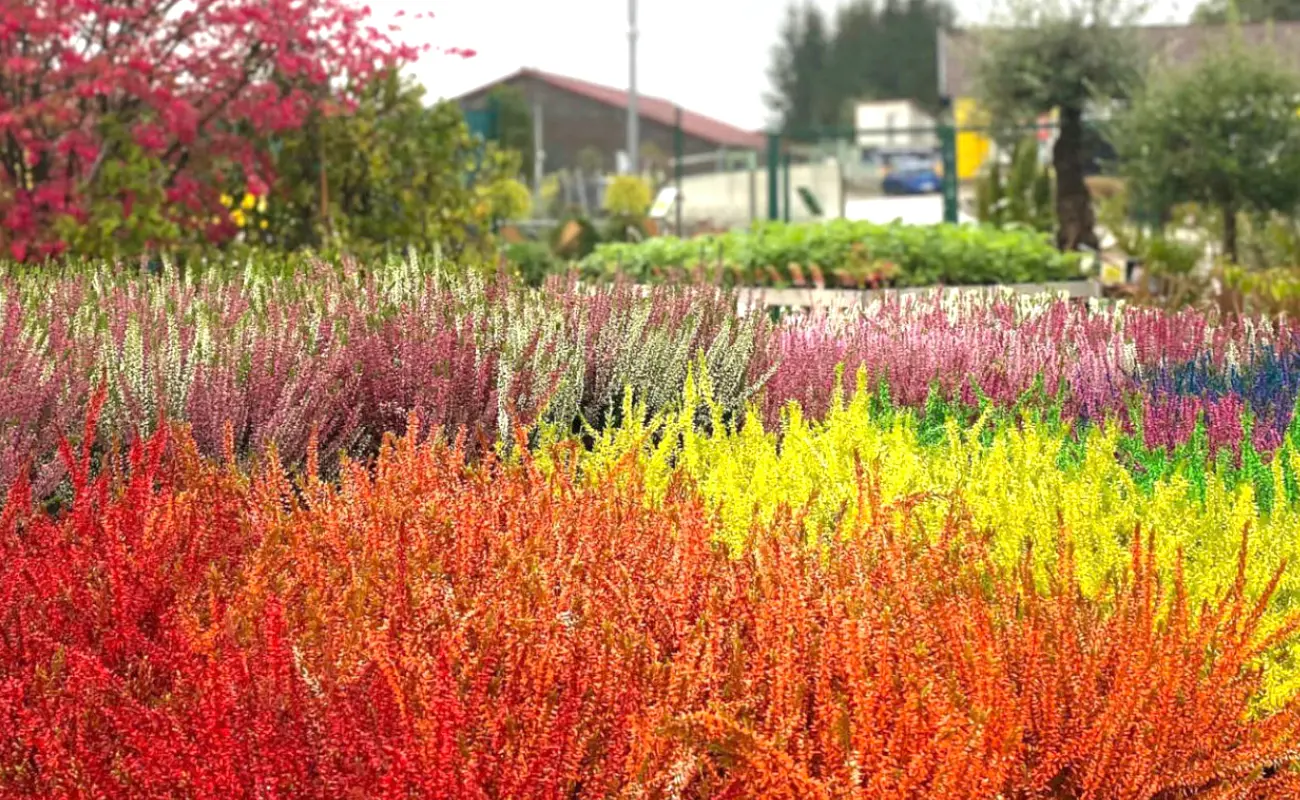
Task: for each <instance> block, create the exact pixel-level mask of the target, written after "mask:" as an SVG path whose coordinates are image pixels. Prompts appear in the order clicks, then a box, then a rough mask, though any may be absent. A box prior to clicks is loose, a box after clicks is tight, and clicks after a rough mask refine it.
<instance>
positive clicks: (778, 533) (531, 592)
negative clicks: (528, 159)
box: [0, 424, 1300, 800]
mask: <svg viewBox="0 0 1300 800" xmlns="http://www.w3.org/2000/svg"><path fill="white" fill-rule="evenodd" d="M409 427H410V430H411V431H412V432H411V433H408V434H407V435H406V436H405V437H403V438H400V439H395V438H391V437H390V438H389V439H388V440H387V442H386V443H385V445H384V447H383V448H382V450H381V452H380V454H379V456H378V458H377V459H376V461H375V462H374V463H373V464H371V465H361V464H356V463H354V464H347V465H345V466H344V468H343V469H342V470H341V475H340V477H339V480H338V481H337V482H325V481H323V480H321V479H319V478H318V477H316V469H315V465H314V464H309V465H308V472H307V477H304V478H302V479H301V480H299V481H296V482H295V481H291V480H290V479H289V478H288V477H286V473H285V471H284V470H283V469H282V468H281V466H280V465H279V464H277V459H276V457H275V453H274V451H271V452H268V453H267V454H266V458H264V459H263V460H262V463H261V464H260V466H258V467H257V468H256V470H255V471H254V472H253V473H252V474H250V475H243V474H240V473H239V472H238V471H237V470H236V468H235V467H234V466H232V465H231V464H232V463H233V462H231V463H228V464H226V465H221V464H216V463H213V462H211V461H208V460H205V459H203V458H200V457H199V456H197V455H196V448H195V447H194V445H193V443H192V442H189V441H188V440H187V439H186V438H185V437H184V436H183V435H182V436H180V437H178V438H176V439H175V440H172V441H170V442H169V441H168V438H167V436H166V435H165V434H163V433H160V434H158V435H156V436H155V437H154V438H153V439H151V440H149V441H148V442H142V443H140V444H138V445H136V446H135V448H134V449H133V450H132V451H131V454H130V459H129V462H130V466H129V468H126V469H119V468H110V470H108V471H106V472H105V473H104V474H103V475H101V476H100V477H99V478H97V479H95V480H94V481H93V482H92V481H91V480H90V478H89V476H88V470H87V467H88V459H89V453H88V452H86V451H83V452H82V453H81V454H80V455H78V456H74V455H73V454H72V453H71V452H70V451H67V449H66V448H65V459H66V460H67V461H68V462H69V468H70V472H71V473H72V475H73V482H74V484H75V488H76V496H75V499H74V501H73V504H72V506H71V508H70V510H69V511H68V513H67V514H66V515H65V516H62V517H51V516H48V515H46V514H42V513H40V512H39V511H37V510H35V509H34V508H33V505H32V499H31V496H30V494H31V493H30V490H29V489H28V488H27V487H26V486H25V485H23V484H19V485H18V486H16V487H15V488H14V490H13V491H12V492H11V494H10V497H9V501H8V502H7V503H6V504H5V506H4V508H3V511H2V512H0V796H4V797H83V796H97V797H193V798H200V797H202V798H206V797H212V798H216V797H222V798H226V797H252V796H257V797H284V798H289V797H313V798H315V797H319V798H339V797H345V798H353V797H384V798H389V797H391V798H398V797H401V798H410V797H421V798H423V797H428V798H548V799H549V798H612V797H629V798H630V797H644V798H654V799H656V800H658V799H660V798H662V799H663V800H667V799H668V798H683V799H684V800H688V799H693V798H715V797H722V798H737V797H790V798H794V797H800V798H803V797H810V798H816V797H824V798H841V797H842V798H855V797H862V798H994V797H1002V798H1006V799H1007V800H1013V799H1014V800H1022V799H1023V800H1030V798H1117V799H1118V798H1152V799H1153V800H1168V799H1169V798H1174V797H1284V796H1289V795H1290V794H1292V793H1294V792H1296V791H1297V788H1298V786H1297V778H1296V774H1295V773H1294V772H1293V771H1292V769H1293V767H1292V763H1291V762H1292V760H1293V759H1294V758H1295V749H1296V748H1295V745H1294V744H1293V743H1294V742H1296V741H1297V733H1300V704H1292V705H1290V706H1287V707H1286V708H1284V709H1283V710H1282V711H1280V712H1279V713H1276V714H1274V715H1272V716H1269V717H1267V718H1255V717H1252V716H1251V714H1250V713H1249V709H1250V703H1251V700H1252V698H1253V697H1254V695H1255V694H1256V691H1257V688H1258V685H1259V682H1258V674H1257V672H1256V671H1255V670H1254V669H1253V668H1252V666H1251V665H1252V664H1253V663H1255V662H1256V660H1257V659H1258V657H1259V656H1260V655H1261V654H1262V653H1263V652H1265V651H1266V650H1267V649H1268V648H1269V647H1270V646H1271V644H1272V643H1273V642H1274V641H1275V640H1277V639H1280V638H1284V637H1286V636H1288V635H1289V630H1290V628H1287V629H1285V630H1282V631H1279V632H1278V633H1276V634H1273V635H1272V636H1270V637H1262V636H1261V632H1260V630H1259V618H1260V612H1261V609H1262V608H1263V604H1264V603H1266V602H1267V600H1268V597H1267V595H1266V596H1265V597H1264V598H1261V599H1258V600H1256V601H1255V602H1253V603H1250V602H1247V600H1246V598H1245V597H1244V596H1243V591H1244V590H1243V585H1244V584H1243V582H1241V581H1239V582H1238V584H1237V586H1236V588H1235V589H1234V590H1233V592H1232V593H1230V594H1229V595H1228V596H1227V597H1226V598H1224V600H1223V601H1222V602H1221V603H1220V604H1218V605H1216V606H1215V607H1213V608H1209V609H1205V610H1203V611H1199V612H1198V613H1195V614H1194V613H1192V610H1191V609H1189V608H1188V607H1187V601H1186V599H1185V597H1184V595H1183V593H1182V592H1181V589H1180V586H1181V583H1180V580H1179V578H1178V576H1175V580H1174V581H1173V589H1172V592H1171V593H1169V594H1168V596H1165V595H1164V594H1162V592H1161V590H1160V581H1159V580H1158V579H1157V576H1156V574H1155V568H1154V564H1153V562H1152V559H1151V557H1150V553H1151V549H1150V547H1149V545H1147V544H1146V543H1145V542H1144V541H1143V540H1142V539H1140V538H1138V539H1135V542H1134V545H1133V565H1132V569H1131V570H1130V574H1128V575H1127V576H1122V577H1117V578H1116V580H1115V583H1114V585H1113V586H1112V588H1111V590H1110V591H1109V592H1108V593H1105V594H1104V596H1103V597H1102V598H1101V600H1098V601H1092V600H1088V599H1085V598H1084V597H1082V596H1081V595H1080V594H1079V592H1078V591H1077V589H1076V588H1075V586H1076V580H1075V578H1074V576H1073V575H1072V573H1071V567H1070V559H1069V557H1068V555H1069V549H1068V536H1065V535H1063V537H1062V558H1061V563H1062V568H1061V569H1062V571H1061V574H1060V575H1059V576H1058V580H1057V581H1056V582H1055V583H1054V584H1053V585H1052V586H1051V587H1050V588H1049V590H1048V591H1047V592H1046V593H1037V592H1036V590H1035V589H1034V587H1033V582H1032V581H1030V580H1029V579H1028V575H1027V574H1026V575H1016V574H1010V575H1007V574H1001V573H999V572H998V571H997V570H996V569H995V568H994V567H993V566H992V564H991V560H990V559H989V558H988V557H987V545H986V543H985V541H984V540H983V539H982V538H981V537H980V536H979V535H977V534H976V533H975V531H974V530H973V528H972V526H971V524H970V522H969V521H968V520H966V519H964V518H962V517H960V516H956V515H954V516H952V517H951V518H950V519H949V520H948V521H947V524H946V525H945V527H944V528H943V530H941V531H924V530H922V529H921V525H920V523H918V522H917V521H916V520H915V518H914V517H913V516H912V515H911V514H910V512H909V507H908V504H902V505H900V506H896V507H895V508H893V509H891V510H892V511H893V512H895V513H873V514H871V515H870V518H871V519H872V520H875V522H873V523H871V525H872V527H869V528H868V529H866V530H864V531H862V532H861V535H858V536H854V537H847V538H845V540H843V541H841V542H838V543H836V544H834V545H830V546H828V547H827V548H826V549H825V550H822V551H813V550H810V549H809V548H808V547H806V546H805V545H804V544H803V537H802V535H801V534H800V530H801V527H800V520H799V519H798V514H797V513H791V514H787V515H786V517H785V518H783V519H782V520H781V521H779V522H778V523H777V524H776V525H775V526H774V527H773V528H772V529H769V530H765V531H761V532H757V533H756V535H755V536H754V545H753V547H752V548H751V549H749V550H748V551H747V552H746V553H744V554H743V555H742V556H740V557H735V558H733V557H732V556H731V555H730V554H729V553H728V552H727V551H726V550H725V549H724V548H721V547H719V546H717V545H716V544H715V543H714V537H715V534H716V524H715V521H714V519H713V517H712V516H711V515H710V513H708V512H707V511H706V510H705V509H704V507H703V505H702V504H701V502H700V501H699V500H698V499H697V498H695V497H693V496H692V495H691V494H690V492H689V490H688V489H686V488H685V487H682V486H675V487H671V488H670V490H669V492H668V497H667V500H666V501H665V502H664V503H662V504H656V505H654V506H653V507H651V504H648V503H646V502H645V498H644V496H643V494H642V490H641V488H640V484H639V480H638V475H637V473H636V471H635V469H636V468H635V466H634V465H632V463H631V462H630V461H629V462H628V463H627V464H626V465H624V466H623V467H622V468H620V469H616V470H611V472H610V475H609V476H608V477H607V478H605V479H604V480H603V481H601V482H599V483H597V484H595V485H592V484H591V483H590V482H589V481H585V480H584V481H578V480H575V479H573V477H572V476H573V474H574V472H573V470H572V469H566V468H561V469H558V470H555V471H554V472H553V473H551V474H550V475H549V477H548V476H544V475H543V474H542V473H541V472H540V471H539V470H538V469H536V468H535V467H534V466H533V465H532V464H531V463H529V462H528V460H527V457H526V455H525V457H524V460H523V462H522V463H519V464H502V463H499V462H496V461H493V460H492V459H490V458H489V459H488V460H486V461H485V462H482V463H478V464H470V463H469V462H467V460H466V458H465V457H464V455H463V452H462V449H461V448H460V447H458V446H456V445H451V444H447V443H445V442H440V441H438V440H433V441H421V439H420V438H419V435H418V434H417V433H415V432H414V431H416V430H417V429H418V427H419V426H418V425H414V424H412V425H411V426H409ZM561 455H563V454H562V453H561ZM560 461H561V462H562V463H564V459H563V458H561V459H560ZM863 485H864V489H863V492H864V502H865V503H873V504H875V505H876V506H877V507H879V502H878V501H877V500H876V499H875V493H874V489H873V487H872V485H871V483H870V482H869V481H864V482H863ZM1243 552H1244V550H1243ZM1269 594H1271V590H1270V592H1269Z"/></svg>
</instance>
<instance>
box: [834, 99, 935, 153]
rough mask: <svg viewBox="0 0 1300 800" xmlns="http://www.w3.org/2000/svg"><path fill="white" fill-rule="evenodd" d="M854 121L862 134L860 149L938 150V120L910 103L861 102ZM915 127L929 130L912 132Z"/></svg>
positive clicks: (859, 134) (892, 101) (895, 101)
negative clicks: (923, 148) (928, 148)
mask: <svg viewBox="0 0 1300 800" xmlns="http://www.w3.org/2000/svg"><path fill="white" fill-rule="evenodd" d="M854 121H855V123H856V127H857V130H858V131H859V133H858V146H859V147H937V146H938V144H939V140H938V137H937V136H936V135H935V133H934V127H935V124H936V123H935V119H934V117H932V116H930V115H929V114H927V113H925V112H924V111H922V110H921V109H920V108H918V107H917V105H916V104H915V103H913V102H912V101H910V100H882V101H877V102H870V103H858V105H857V108H856V109H855V112H854ZM914 128H926V129H928V130H926V131H925V132H915V131H912V130H910V129H914ZM889 131H899V132H898V133H891V132H889Z"/></svg>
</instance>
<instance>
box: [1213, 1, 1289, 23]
mask: <svg viewBox="0 0 1300 800" xmlns="http://www.w3.org/2000/svg"><path fill="white" fill-rule="evenodd" d="M1233 6H1235V7H1236V9H1235V10H1236V18H1237V19H1238V20H1240V21H1241V22H1295V21H1300V0H1236V2H1234V1H1233V0H1204V2H1202V3H1201V4H1200V5H1199V6H1197V7H1196V12H1195V13H1194V14H1193V15H1192V20H1193V21H1194V22H1198V23H1201V24H1219V23H1223V22H1227V21H1228V20H1229V19H1230V18H1232V17H1233V13H1232V11H1233Z"/></svg>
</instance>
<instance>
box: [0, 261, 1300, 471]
mask: <svg viewBox="0 0 1300 800" xmlns="http://www.w3.org/2000/svg"><path fill="white" fill-rule="evenodd" d="M0 313H2V314H3V328H2V329H0V344H3V347H0V378H3V380H0V485H3V484H7V483H8V482H9V481H11V480H12V479H13V477H14V476H15V475H17V474H18V473H19V472H21V471H24V470H26V469H29V468H30V469H33V470H34V471H35V483H34V486H35V490H36V492H37V494H38V495H39V496H45V495H48V494H49V493H50V492H51V491H53V490H54V489H55V487H56V486H58V485H59V483H60V481H61V480H62V479H63V477H64V472H63V469H62V467H61V466H60V465H59V462H58V460H57V458H55V450H56V444H57V441H58V437H59V436H60V435H69V436H73V437H74V438H75V435H76V433H77V432H78V431H79V429H80V421H81V419H82V418H83V417H84V415H85V411H86V408H87V404H88V402H89V399H90V397H91V395H92V392H93V389H94V387H95V386H98V385H100V384H101V383H103V384H104V385H105V386H106V388H107V391H108V398H107V400H106V406H105V409H104V414H103V417H102V420H101V425H100V426H99V428H98V430H97V431H96V438H97V441H98V446H99V448H100V449H104V448H108V447H111V446H112V444H113V443H114V442H120V443H123V444H125V443H127V442H129V441H130V440H131V438H132V437H133V436H134V435H136V434H137V433H138V432H146V433H147V432H148V431H149V430H152V429H153V427H154V426H155V425H156V424H157V421H158V419H159V418H160V415H166V416H167V417H168V418H170V419H173V420H179V421H185V422H188V423H189V424H190V425H191V426H192V427H193V432H194V437H195V439H196V441H197V442H198V443H199V446H200V449H201V451H202V452H204V453H206V454H209V455H212V454H216V453H219V452H221V446H222V442H223V441H224V437H225V435H226V427H227V426H229V427H230V428H231V431H230V438H231V441H232V444H233V446H234V448H235V450H236V452H237V453H239V454H246V453H250V452H256V451H258V450H259V449H261V448H264V447H265V446H267V445H268V444H269V443H270V442H272V441H274V442H276V444H277V445H278V447H279V450H280V453H281V457H282V458H283V459H284V460H285V462H286V463H288V464H291V465H293V464H298V463H300V462H301V461H302V458H303V455H304V453H305V446H306V441H307V439H308V437H309V435H310V434H311V433H312V431H315V432H316V435H317V438H318V440H319V442H320V446H321V454H322V455H321V457H322V460H323V461H324V463H326V465H327V466H329V465H333V464H334V463H335V462H336V461H337V457H338V455H339V454H342V453H352V454H354V455H362V454H367V453H372V452H373V451H374V449H375V447H376V446H377V443H378V441H379V439H380V438H381V437H382V435H383V433H384V432H386V431H390V430H391V431H398V432H400V431H401V430H402V429H403V426H404V424H405V419H406V415H407V414H408V413H410V412H412V411H417V412H419V413H421V414H422V416H423V418H425V419H426V420H428V421H429V422H430V423H431V424H437V425H439V426H441V427H442V429H443V430H444V431H445V432H446V433H448V434H449V435H454V433H455V432H456V431H457V430H460V429H462V428H463V429H465V431H466V432H467V434H468V436H469V442H470V443H471V444H472V445H474V446H476V447H477V446H479V445H480V443H491V442H493V441H495V440H497V439H498V438H500V437H499V433H500V432H501V431H506V430H510V429H512V427H513V426H515V425H524V426H525V427H528V426H532V425H533V424H534V423H537V422H541V421H546V422H550V423H554V424H556V425H558V426H559V427H560V428H562V429H564V430H565V431H567V432H579V433H585V434H589V433H590V431H591V430H595V431H599V430H601V429H603V428H604V427H606V426H607V425H609V424H617V423H619V422H620V419H619V414H620V412H621V409H622V403H621V402H620V398H621V397H622V396H623V394H624V392H627V391H629V390H630V391H631V392H632V393H633V394H634V395H635V396H636V397H638V398H640V399H641V400H643V401H644V403H645V410H646V412H647V413H656V412H658V411H660V410H664V409H668V408H671V407H676V406H678V405H679V400H680V397H681V392H682V387H683V386H684V385H685V378H686V373H687V370H688V368H689V367H690V366H691V365H694V364H700V365H703V366H705V367H706V368H707V369H708V372H709V374H710V376H711V380H712V383H713V389H714V397H715V399H716V400H717V401H718V402H720V403H722V405H723V407H724V415H723V416H724V419H725V420H732V419H736V418H738V417H739V416H741V415H742V413H743V411H744V409H745V408H746V407H747V406H746V404H747V403H750V402H753V403H755V404H756V405H755V407H756V408H757V409H758V411H759V412H760V413H761V415H762V417H763V419H764V420H765V422H766V424H768V425H769V426H775V425H777V424H778V423H779V420H780V415H781V413H782V409H783V408H784V407H785V406H786V405H787V404H788V403H789V402H790V401H797V402H798V403H799V404H800V406H801V407H802V409H803V413H804V415H805V416H807V417H808V418H811V419H818V418H821V417H822V416H823V415H825V414H826V413H827V410H828V409H829V407H830V403H831V397H832V393H833V387H834V381H835V374H836V369H837V368H843V369H845V370H847V374H849V375H853V374H855V373H856V372H857V371H859V370H861V371H863V372H864V373H865V376H866V380H867V383H868V385H869V386H870V388H871V390H872V391H874V392H877V393H880V394H881V395H882V396H884V395H887V396H888V397H889V399H890V401H891V403H893V404H895V405H898V406H908V407H913V408H917V409H921V408H923V407H924V406H925V405H926V404H927V403H929V402H931V401H932V400H934V399H935V398H938V399H939V400H942V401H943V402H945V403H948V404H950V405H960V406H962V407H965V408H966V409H968V414H967V419H966V420H965V422H970V421H972V420H973V419H974V418H975V417H976V416H978V411H979V408H980V406H981V405H982V404H992V405H994V406H997V407H1000V408H1017V407H1047V408H1053V409H1058V410H1059V412H1060V414H1061V417H1062V419H1063V420H1065V421H1066V422H1067V423H1068V424H1069V425H1071V426H1078V425H1083V424H1091V423H1093V422H1097V421H1100V420H1104V419H1106V418H1109V417H1113V418H1116V419H1118V420H1120V421H1121V422H1122V423H1123V424H1124V425H1126V426H1127V428H1126V429H1127V430H1131V431H1136V430H1139V429H1140V430H1141V431H1142V434H1143V437H1144V438H1143V440H1144V445H1145V446H1146V447H1148V448H1158V447H1160V446H1164V447H1166V448H1175V447H1178V446H1182V445H1185V444H1187V443H1188V442H1190V441H1192V437H1193V433H1194V431H1195V429H1196V420H1197V419H1198V418H1200V419H1203V420H1205V424H1206V426H1207V430H1208V436H1209V439H1210V441H1211V444H1212V446H1211V450H1215V451H1217V450H1219V449H1221V445H1222V446H1227V447H1231V448H1234V449H1238V450H1239V449H1240V444H1241V442H1242V437H1243V435H1244V433H1243V432H1244V430H1245V427H1243V420H1249V422H1250V424H1249V429H1250V436H1251V440H1252V446H1253V447H1254V449H1255V450H1256V451H1258V452H1259V453H1260V454H1262V455H1263V456H1264V457H1267V455H1268V454H1270V453H1272V452H1273V451H1274V450H1276V449H1277V448H1278V446H1279V445H1280V444H1281V442H1282V439H1283V438H1284V437H1285V435H1286V431H1287V430H1288V427H1289V425H1290V423H1291V419H1292V411H1293V409H1294V405H1295V399H1296V395H1297V388H1298V387H1300V369H1298V368H1297V367H1298V366H1300V348H1297V347H1296V338H1295V333H1294V330H1293V329H1292V327H1291V326H1290V325H1289V324H1282V323H1271V322H1267V321H1261V320H1245V321H1233V322H1225V323H1218V322H1216V321H1214V320H1212V319H1209V318H1207V317H1205V316H1203V315H1198V314H1192V313H1190V312H1187V313H1182V314H1177V315H1171V314H1163V313H1159V312H1152V311H1147V310H1141V309H1134V308H1124V307H1118V308H1105V309H1101V308H1088V307H1086V306H1072V305H1070V304H1068V303H1065V302H1062V301H1057V300H1042V299H1037V300H1025V299H1010V298H987V297H986V298H983V299H962V300H939V299H937V298H936V299H927V298H922V299H912V300H904V301H890V302H885V303H878V304H876V305H873V306H871V307H869V308H866V309H864V310H862V311H861V312H858V313H855V314H851V315H846V316H841V317H837V318H831V319H822V318H804V319H799V320H793V321H787V322H783V323H781V324H779V325H775V326H773V325H771V324H768V323H766V322H765V321H764V320H763V319H761V318H758V317H756V316H754V315H745V316H742V315H737V314H736V312H735V311H734V310H733V309H732V307H731V305H730V302H729V300H728V299H727V298H726V297H725V296H724V295H723V294H722V293H720V292H719V291H718V290H716V289H712V288H692V289H669V288H663V287H660V288H655V289H651V290H644V291H643V290H641V289H638V288H636V287H630V286H622V285H619V286H607V287H602V288H590V287H583V286H579V285H577V284H554V283H553V284H551V285H550V286H548V287H547V288H545V289H543V290H541V291H536V292H534V291H530V290H526V289H524V288H522V287H517V286H514V285H512V284H511V283H510V282H509V281H508V280H505V279H496V278H493V279H484V278H480V277H477V276H475V275H472V274H462V273H458V272H454V271H450V270H448V268H447V267H446V265H445V264H443V263H442V262H440V261H439V260H438V259H436V258H425V259H416V258H412V259H408V260H390V261H389V262H386V263H385V262H378V263H373V264H357V263H353V262H345V263H340V264H332V263H324V262H320V261H312V262H307V264H306V266H299V267H298V268H296V269H295V268H292V265H279V264H270V263H260V262H259V263H250V264H249V265H248V267H247V269H245V270H243V271H242V272H235V273H230V272H223V271H221V270H219V269H217V268H212V269H206V270H204V269H195V268H191V269H190V270H188V271H187V272H185V273H183V274H181V273H175V272H173V271H171V270H170V269H167V270H164V272H163V273H162V274H161V275H148V276H139V275H132V274H130V273H129V272H124V271H122V270H120V269H110V268H107V267H97V266H90V267H84V268H73V269H69V270H67V271H65V272H62V273H58V274H54V275H51V274H50V273H49V272H48V271H23V270H21V269H19V268H12V267H11V268H9V270H8V271H7V272H6V273H5V274H4V275H3V276H0ZM331 468H332V467H331Z"/></svg>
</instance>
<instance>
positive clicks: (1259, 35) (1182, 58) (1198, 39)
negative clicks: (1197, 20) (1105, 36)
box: [939, 22, 1300, 97]
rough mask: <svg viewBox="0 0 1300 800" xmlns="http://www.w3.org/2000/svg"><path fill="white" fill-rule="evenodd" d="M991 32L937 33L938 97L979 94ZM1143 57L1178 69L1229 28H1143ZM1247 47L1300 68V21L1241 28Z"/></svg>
mask: <svg viewBox="0 0 1300 800" xmlns="http://www.w3.org/2000/svg"><path fill="white" fill-rule="evenodd" d="M987 32H988V30H987V29H985V30H980V29H973V30H962V31H948V32H943V33H940V35H939V93H940V94H943V95H947V96H948V97H973V96H975V94H976V92H977V91H978V86H977V83H978V72H979V61H980V57H981V55H982V52H981V50H982V48H981V44H982V39H983V36H984V35H985V34H986V33H987ZM1135 32H1136V35H1137V44H1138V47H1139V48H1141V50H1142V51H1143V54H1144V56H1143V57H1144V58H1146V59H1148V60H1150V61H1152V62H1155V63H1159V64H1164V65H1167V66H1175V65H1182V64H1190V63H1192V62H1195V61H1196V60H1198V59H1199V58H1201V57H1202V56H1203V55H1205V54H1206V53H1207V52H1209V51H1211V50H1213V49H1215V48H1216V47H1220V46H1222V45H1224V44H1226V43H1227V40H1228V36H1229V34H1230V32H1231V29H1230V28H1229V27H1228V26H1226V25H1143V26H1140V27H1138V28H1136V30H1135ZM1241 35H1242V39H1243V40H1244V41H1245V43H1246V45H1247V46H1250V47H1263V46H1269V45H1271V46H1272V47H1273V48H1274V49H1275V50H1276V51H1277V52H1278V54H1279V55H1280V56H1281V57H1282V58H1284V59H1285V60H1286V62H1287V63H1289V64H1291V65H1292V66H1294V67H1295V68H1296V69H1300V22H1275V23H1255V24H1248V25H1242V26H1241Z"/></svg>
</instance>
